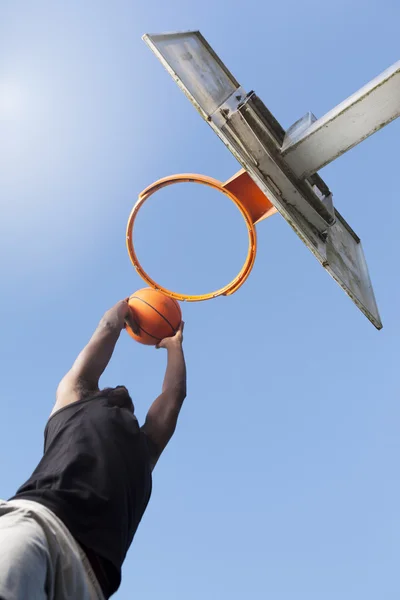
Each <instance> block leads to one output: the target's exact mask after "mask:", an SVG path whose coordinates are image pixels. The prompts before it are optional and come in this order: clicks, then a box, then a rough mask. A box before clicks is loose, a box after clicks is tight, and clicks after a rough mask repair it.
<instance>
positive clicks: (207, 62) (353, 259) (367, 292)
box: [143, 31, 400, 329]
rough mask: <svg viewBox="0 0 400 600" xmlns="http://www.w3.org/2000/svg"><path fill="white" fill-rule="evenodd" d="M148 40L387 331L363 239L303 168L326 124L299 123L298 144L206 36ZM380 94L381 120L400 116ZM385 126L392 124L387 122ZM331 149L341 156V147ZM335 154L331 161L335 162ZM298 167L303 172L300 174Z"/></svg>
mask: <svg viewBox="0 0 400 600" xmlns="http://www.w3.org/2000/svg"><path fill="white" fill-rule="evenodd" d="M143 39H144V41H145V42H146V43H147V44H148V46H149V47H150V48H151V50H152V51H153V52H154V53H155V55H156V56H157V57H158V58H159V60H160V61H161V63H162V64H163V66H164V67H165V68H166V69H167V71H168V72H169V73H170V75H171V76H172V77H173V78H174V80H175V81H176V83H177V84H178V85H179V87H180V88H181V89H182V90H183V92H184V93H185V94H186V96H187V97H188V98H189V100H190V101H191V102H192V104H193V105H194V106H195V107H196V109H197V110H198V111H199V113H200V114H201V115H202V117H203V118H204V119H205V120H206V121H207V122H208V123H209V125H210V126H211V127H212V129H213V130H214V131H215V133H216V134H217V135H218V137H219V138H220V139H221V140H222V141H223V142H224V144H225V145H226V146H227V148H229V150H230V151H231V152H232V153H233V155H234V156H235V157H236V158H237V160H238V161H239V162H240V163H241V165H242V166H243V167H244V168H245V169H246V170H247V172H248V173H249V175H250V176H251V177H252V179H253V180H254V181H255V183H256V184H257V185H258V186H259V187H260V189H261V190H262V191H263V192H264V193H265V194H266V195H267V196H268V198H269V199H270V200H271V202H272V203H273V204H274V206H276V208H277V209H278V211H279V212H280V213H281V215H282V216H283V217H284V218H285V219H286V221H287V222H288V223H289V224H290V225H291V227H292V228H293V229H294V230H295V232H296V233H297V235H298V236H299V237H300V238H301V239H302V241H303V242H304V243H305V244H306V246H307V247H308V248H309V249H310V250H311V251H312V253H313V254H314V255H315V256H316V258H317V259H318V260H319V262H320V263H321V264H322V266H323V267H324V268H325V269H326V270H327V271H328V272H329V273H330V274H331V275H332V277H333V278H334V279H335V280H336V281H337V283H338V284H339V285H340V286H341V287H342V288H343V290H344V291H345V292H346V293H347V294H348V295H349V296H350V298H351V299H352V300H353V302H354V303H355V304H356V305H357V306H358V308H359V309H360V310H361V311H362V312H363V313H364V314H365V315H366V316H367V318H368V319H369V320H370V321H371V322H372V323H373V324H374V325H375V327H376V328H378V329H380V328H381V327H382V323H381V319H380V316H379V312H378V308H377V305H376V301H375V297H374V292H373V289H372V285H371V281H370V277H369V274H368V269H367V265H366V262H365V258H364V253H363V250H362V246H361V243H360V239H359V238H358V236H357V235H356V234H355V233H354V231H353V230H352V229H351V227H350V226H349V225H348V224H347V223H346V221H345V220H344V219H343V217H342V216H341V215H340V214H339V213H338V211H337V210H336V209H335V208H334V207H333V201H332V194H331V192H330V190H329V188H328V186H327V185H326V184H325V182H324V181H323V180H322V179H321V178H320V177H319V176H318V175H317V174H316V173H315V170H316V169H315V168H314V167H315V164H314V163H315V161H314V163H312V161H310V159H307V160H306V161H305V162H304V161H303V162H302V151H301V144H302V143H303V144H305V145H307V143H308V148H307V149H308V156H310V144H309V142H308V140H309V139H310V136H309V135H308V132H309V131H310V130H311V132H312V133H315V131H317V132H318V131H320V128H319V127H318V123H319V122H320V121H322V119H321V120H315V118H313V119H311V120H309V121H307V122H306V120H305V121H304V122H305V123H306V125H304V123H303V124H302V123H300V125H299V127H297V128H295V131H296V136H295V138H294V139H291V138H290V136H289V135H288V136H286V132H285V131H284V129H283V128H282V127H281V125H280V124H279V123H278V121H277V120H276V119H275V118H274V116H273V115H272V114H271V113H270V112H269V110H268V109H267V108H266V106H265V105H264V104H263V102H262V101H261V100H260V99H259V98H258V97H257V96H256V94H255V93H254V92H250V93H249V94H247V93H246V92H245V91H244V90H243V88H242V87H241V86H240V85H239V83H238V82H237V81H236V79H235V78H234V77H233V75H232V74H231V73H230V71H229V70H228V69H227V68H226V67H225V65H224V64H223V63H222V61H221V60H220V59H219V58H218V56H217V55H216V54H215V52H214V51H213V50H212V48H211V47H210V46H209V44H208V43H207V42H206V40H205V39H204V38H203V36H202V35H201V34H200V32H198V31H189V32H184V33H171V34H160V35H149V34H147V35H145V36H143ZM399 74H400V63H398V64H397V65H395V66H394V68H392V71H390V72H389V71H388V72H385V74H383V75H382V77H383V76H384V75H385V77H386V79H385V81H387V82H389V83H390V85H391V90H392V92H395V93H397V92H399V99H400V85H399V84H400V76H399ZM374 82H375V80H374ZM375 83H376V85H375V87H374V88H373V89H372V90H369V91H368V93H366V94H365V97H366V98H369V97H370V96H371V93H374V91H375V90H377V89H379V88H380V87H381V82H380V81H379V82H375ZM371 84H372V82H371ZM366 87H367V86H366ZM363 89H364V88H363ZM378 96H379V97H378V101H379V102H380V108H381V111H380V115H378V116H377V118H380V117H382V115H383V113H384V118H383V117H382V118H383V120H384V121H386V122H389V121H390V120H392V119H393V118H395V117H396V116H398V112H399V110H400V102H399V103H398V104H396V102H391V103H390V102H389V106H387V105H388V103H387V102H386V103H385V101H384V98H383V97H382V93H381V92H380V95H379V94H378ZM346 106H347V105H346ZM382 106H383V108H382ZM382 111H383V112H382ZM331 112H333V111H331ZM359 112H360V111H359ZM331 120H332V122H333V121H335V120H336V119H335V118H332V119H331ZM364 121H365V119H364ZM367 121H368V127H369V131H368V132H367V133H366V134H365V135H364V133H365V132H364V133H363V130H362V127H360V126H359V127H358V130H357V133H356V135H354V136H353V138H352V141H351V144H349V142H348V139H346V143H347V147H344V146H345V144H342V146H343V148H342V151H341V152H340V154H343V153H344V152H345V151H346V150H347V149H349V147H351V146H354V145H355V144H356V143H358V142H359V141H362V139H364V138H365V137H367V135H370V134H371V133H373V131H375V130H376V128H374V120H373V118H369V119H367ZM382 124H386V123H385V122H383V123H382V121H381V126H382ZM325 125H326V123H325ZM333 129H334V128H333ZM347 130H348V128H347ZM347 130H346V131H347ZM289 133H290V132H289ZM338 135H339V134H337V137H338ZM357 136H358V137H359V138H360V139H358V140H357V139H356V138H357ZM331 138H332V136H331ZM318 143H319V144H320V143H321V139H320V138H318ZM311 146H312V145H311ZM331 146H334V151H335V152H336V156H337V155H338V153H337V152H338V148H337V143H335V144H331ZM311 154H312V152H311ZM336 156H333V155H332V156H331V157H330V160H334V158H335V157H336ZM323 160H324V164H327V162H330V160H329V156H328V155H327V153H325V155H324V159H323ZM307 161H308V162H307ZM293 163H295V164H296V165H301V166H300V167H298V168H296V169H293ZM311 163H312V167H313V168H311V166H310V165H311ZM304 164H306V165H307V168H306V171H307V173H305V172H304V168H305V167H304Z"/></svg>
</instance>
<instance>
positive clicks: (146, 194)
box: [126, 174, 257, 302]
mask: <svg viewBox="0 0 400 600" xmlns="http://www.w3.org/2000/svg"><path fill="white" fill-rule="evenodd" d="M174 183H199V184H202V185H207V186H208V187H211V188H213V189H215V190H218V191H220V192H222V193H223V194H225V196H228V198H229V199H230V200H232V202H233V203H234V204H236V206H237V207H238V209H239V210H240V212H241V214H242V216H243V218H244V220H245V223H246V226H247V231H248V236H249V247H248V251H247V257H246V260H245V262H244V264H243V267H242V268H241V270H240V272H239V273H238V275H237V276H236V277H235V279H233V280H232V281H231V282H230V283H228V285H225V286H224V287H222V288H220V289H219V290H216V291H215V292H209V293H208V294H199V295H191V294H180V293H177V292H172V291H171V290H168V289H167V288H165V287H163V286H162V285H160V284H159V283H156V282H155V281H154V280H153V279H152V278H151V277H150V276H149V275H148V274H147V273H146V271H145V270H144V269H143V267H142V265H141V264H140V262H139V259H138V257H137V255H136V252H135V248H134V245H133V231H134V225H135V220H136V217H137V214H138V212H139V210H140V207H141V206H142V205H143V204H144V203H145V202H146V200H148V199H149V198H150V196H152V195H153V194H154V193H155V192H158V191H159V190H161V189H162V188H164V187H167V186H168V185H173V184H174ZM126 245H127V249H128V254H129V258H130V259H131V262H132V264H133V266H134V267H135V269H136V271H137V273H138V274H139V275H140V277H141V278H142V279H143V280H144V281H145V282H146V283H147V284H148V285H149V286H151V287H153V288H154V289H156V290H159V291H160V292H163V293H164V294H166V295H167V296H169V297H170V298H175V300H182V301H187V302H201V301H203V300H211V299H212V298H217V297H218V296H230V295H231V294H233V293H234V292H236V291H237V290H238V289H239V288H240V287H241V286H242V285H243V284H244V282H245V281H246V279H247V278H248V276H249V275H250V273H251V270H252V268H253V265H254V261H255V258H256V250H257V233H256V229H255V226H254V224H253V221H252V218H251V215H250V213H249V212H248V210H247V209H246V208H245V207H244V206H243V204H242V203H241V201H240V200H239V199H238V198H237V197H236V196H234V194H232V192H230V191H229V190H227V189H225V188H224V187H223V184H222V183H221V182H220V181H218V180H217V179H213V178H212V177H207V176H205V175H193V174H182V175H171V176H170V177H164V178H163V179H159V180H158V181H156V182H155V183H153V184H152V185H150V186H149V187H147V188H146V189H145V190H143V192H141V193H140V194H139V198H138V201H137V202H136V204H135V206H134V207H133V209H132V212H131V214H130V215H129V219H128V224H127V227H126Z"/></svg>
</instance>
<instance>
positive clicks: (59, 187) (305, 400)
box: [0, 0, 400, 600]
mask: <svg viewBox="0 0 400 600" xmlns="http://www.w3.org/2000/svg"><path fill="white" fill-rule="evenodd" d="M399 19H400V8H399V5H398V3H397V2H395V1H394V0H383V1H380V2H378V1H376V0H371V1H370V2H368V3H367V2H361V1H357V0H356V1H353V2H351V3H349V2H345V1H344V0H339V1H337V2H336V3H334V4H332V3H324V4H321V3H320V2H312V1H305V2H304V1H303V2H294V1H293V0H290V1H288V2H279V3H274V4H271V3H268V4H266V3H261V2H260V3H253V4H243V2H239V1H237V0H232V1H231V2H229V4H228V5H226V6H225V4H224V3H223V2H222V1H221V0H216V1H214V2H211V1H210V0H205V1H203V2H201V3H188V2H183V1H182V0H174V3H173V5H171V4H170V3H165V2H161V0H157V1H152V0H149V2H146V3H136V2H126V1H122V0H116V1H115V2H113V3H106V2H99V1H96V2H94V1H91V0H90V1H85V2H77V1H71V2H68V3H67V2H58V3H55V2H49V1H39V2H35V3H33V2H19V1H18V0H14V1H9V2H7V1H6V0H3V2H2V3H1V6H0V164H1V166H0V202H1V219H0V256H1V257H2V260H1V281H2V288H1V289H2V293H1V295H0V318H1V336H0V356H1V372H2V386H1V387H2V418H1V419H0V467H1V485H0V497H8V496H10V495H12V494H13V493H14V491H15V489H16V488H17V487H18V486H19V485H20V484H21V483H22V482H23V481H24V480H25V479H26V478H27V477H28V476H29V475H30V473H31V471H32V470H33V468H34V467H35V466H36V463H37V462H38V460H39V459H40V456H41V451H42V444H43V430H44V426H45V423H46V419H47V417H48V414H49V412H50V410H51V408H52V404H53V401H54V393H55V389H56V386H57V383H58V381H59V379H60V378H61V377H62V375H63V374H64V373H65V371H66V370H67V369H68V368H69V366H70V365H71V363H72V361H73V360H74V358H75V356H76V355H77V353H78V352H79V350H80V349H81V347H82V346H83V345H84V344H85V343H86V341H87V340H88V338H89V337H90V335H91V333H92V331H93V330H94V328H95V326H96V324H97V322H98V320H99V319H100V317H101V315H102V314H103V312H104V311H105V310H106V309H107V308H109V306H111V305H112V304H113V303H114V302H116V301H117V300H118V299H120V298H122V297H125V296H127V295H129V294H130V293H132V292H133V291H134V290H136V289H137V288H139V287H142V282H141V280H140V279H139V278H138V277H137V276H136V274H135V273H134V270H133V268H132V266H131V264H130V262H129V259H128V256H127V252H126V248H125V226H126V221H127V217H128V214H129V212H130V210H131V208H132V206H133V204H134V202H135V200H136V196H137V194H138V193H139V192H140V191H141V190H142V189H143V188H144V187H146V186H147V185H148V184H150V183H151V182H153V181H154V180H156V179H158V178H160V177H162V176H165V175H169V174H172V173H177V172H178V173H179V172H198V173H204V174H207V175H211V176H214V177H216V178H217V179H220V180H222V181H223V180H225V179H227V178H228V177H230V176H231V175H232V174H233V173H235V171H236V170H238V168H239V165H238V164H237V163H236V161H235V160H234V158H233V157H232V156H231V155H230V154H229V152H228V151H227V150H226V149H225V147H224V146H223V144H222V143H221V142H220V141H219V140H218V139H217V138H216V136H215V135H214V133H213V132H212V131H211V129H210V128H208V127H207V125H206V124H205V123H204V122H202V120H201V119H200V117H199V116H198V114H197V113H196V111H195V110H194V109H193V108H192V106H191V105H190V103H189V102H188V101H187V99H186V98H185V97H184V95H183V94H182V93H181V92H180V91H179V90H178V88H177V87H176V86H175V84H174V83H173V81H172V79H171V78H170V77H169V76H168V74H167V73H166V72H165V71H164V70H163V68H162V67H161V65H160V64H159V63H158V61H157V60H156V58H155V57H154V56H153V55H152V53H151V52H150V51H149V50H148V48H147V47H146V45H145V44H144V43H143V42H142V41H141V35H142V34H143V33H146V32H163V31H173V30H182V29H200V30H201V31H202V33H203V34H204V35H205V37H206V38H207V40H208V41H209V42H210V43H211V45H212V46H213V47H214V49H215V50H216V51H217V52H218V53H219V55H220V56H221V58H222V59H223V60H224V61H225V62H226V64H227V65H228V67H229V68H230V69H231V71H232V72H233V74H234V75H235V76H236V78H237V79H238V80H239V81H240V83H241V84H242V85H243V86H244V87H245V89H247V90H250V89H254V90H256V92H257V93H258V95H259V96H260V97H261V98H262V99H263V100H264V102H265V103H266V105H267V106H268V107H269V108H270V110H271V111H272V112H273V113H274V114H275V116H276V117H277V118H278V119H279V120H280V121H281V123H282V125H283V126H284V127H288V126H290V125H291V124H292V123H293V122H294V121H295V120H297V119H298V118H299V117H301V116H302V115H303V114H304V113H305V112H307V111H308V110H311V111H313V112H314V114H315V115H317V116H322V115H323V114H324V113H325V112H326V111H328V110H329V109H330V108H332V107H333V106H334V105H335V104H337V103H338V102H340V101H341V100H343V99H344V98H346V97H347V96H348V95H350V94H351V93H353V92H354V91H356V90H357V89H358V88H359V87H361V86H362V85H363V84H364V83H366V82H368V81H369V80H370V79H372V78H373V77H374V76H376V75H377V74H379V73H380V72H381V71H383V70H384V69H385V68H386V67H388V66H390V65H391V64H392V63H394V62H395V61H396V60H398V59H399V49H398V48H399V47H398V22H399ZM399 134H400V122H394V123H392V124H391V125H389V126H388V127H387V128H385V129H384V130H382V131H381V132H379V133H378V134H376V135H374V136H373V137H372V138H370V139H369V140H367V141H366V142H364V143H363V144H361V145H360V146H359V147H357V148H355V149H354V150H352V151H351V152H350V153H348V154H346V155H345V156H344V157H342V158H341V159H339V160H338V161H336V162H335V163H334V164H332V165H330V166H329V167H327V168H325V169H324V170H323V171H322V175H323V177H324V178H325V179H326V181H327V183H328V184H329V186H330V187H331V189H332V190H333V193H334V199H335V204H336V206H337V208H338V209H339V210H340V212H341V213H342V214H343V216H344V217H345V218H346V219H347V220H348V221H349V223H350V224H351V225H352V227H353V228H354V229H355V230H356V232H357V233H358V234H359V235H360V237H361V238H362V241H363V246H364V250H365V253H366V256H367V260H368V264H369V268H370V273H371V278H372V281H373V284H374V288H375V292H376V296H377V301H378V304H379V308H380V311H381V316H382V320H383V323H384V329H383V330H382V331H381V332H377V331H376V330H375V329H374V328H373V326H372V325H370V324H369V322H368V321H367V320H366V319H365V317H363V315H361V313H359V312H358V311H357V309H356V308H355V307H354V306H353V304H352V303H351V301H350V300H349V299H348V298H347V297H346V296H345V295H344V293H343V292H342V291H341V290H340V288H339V287H338V286H337V285H336V284H335V283H334V281H333V280H332V279H331V278H330V277H329V276H328V275H327V273H325V272H324V270H323V269H322V268H321V267H320V266H319V264H318V263H317V261H316V260H315V259H314V258H313V256H312V255H311V254H310V253H309V251H308V250H307V249H306V248H305V247H304V246H303V244H302V243H301V242H300V241H299V240H298V239H297V237H296V235H295V234H294V233H293V232H292V230H291V229H290V228H289V226H287V225H286V223H285V222H284V220H283V219H282V218H281V217H280V216H279V215H276V216H274V217H273V218H271V219H269V220H267V221H266V222H263V223H261V224H260V226H259V228H258V229H259V231H258V232H259V249H258V256H257V261H256V265H255V268H254V271H253V273H252V275H251V277H250V279H249V280H248V282H247V283H246V285H245V286H244V287H243V288H242V289H241V290H240V291H239V292H238V293H237V294H235V295H234V296H232V297H231V298H220V299H217V300H215V301H212V302H207V303H202V304H190V305H189V304H186V305H183V307H182V308H183V313H184V318H185V321H186V328H185V349H186V354H187V362H188V378H189V379H188V390H189V394H188V398H187V400H186V404H185V406H184V409H183V411H182V415H181V418H180V423H179V428H178V431H177V433H176V435H175V438H174V439H173V441H172V442H171V444H170V446H169V447H168V449H167V451H166V452H165V455H164V456H163V457H162V459H161V461H160V463H159V464H158V466H157V469H156V471H155V473H154V492H153V497H152V500H151V503H150V505H149V508H148V510H147V513H146V515H145V517H144V519H143V522H142V524H141V526H140V529H139V531H138V533H137V536H136V538H135V541H134V544H133V546H132V548H131V551H130V553H129V555H128V558H127V561H126V564H125V567H124V572H123V575H124V580H123V584H122V586H121V588H120V590H119V591H118V592H117V594H116V595H115V598H117V599H118V600H128V599H131V598H132V597H137V598H141V600H147V599H149V600H150V599H154V598H161V597H162V598H163V599H164V600H179V599H182V600H183V599H185V600H187V599H188V598H189V599H190V600H200V599H201V600H203V599H204V598H207V599H208V600H225V599H228V598H229V600H238V599H242V598H273V599H274V600H331V599H332V600H337V599H338V598H340V599H341V600H354V599H355V598H363V599H364V600H369V599H371V600H372V599H373V600H376V598H384V599H385V600H386V599H387V600H389V599H394V598H397V597H398V593H399V581H398V562H399V556H400V513H399V506H400V484H399V477H398V460H399V449H400V448H399V434H398V431H399V418H400V409H399V404H398V388H399V386H398V376H397V373H398V359H399V352H398V340H399V334H400V319H399V315H398V306H399V291H400V284H399V278H398V242H397V240H398V221H399V218H400V208H399V206H400V204H399V192H398V181H397V177H398V139H399ZM245 250H246V234H245V228H244V226H243V224H242V223H241V221H240V217H239V216H238V214H236V212H235V209H234V207H233V206H231V205H230V204H229V201H228V200H226V199H225V198H224V197H222V196H221V197H219V196H216V195H215V194H213V193H212V192H210V191H207V190H205V189H202V188H199V189H197V188H196V189H192V187H189V186H181V187H179V188H178V187H177V188H173V189H171V190H168V191H166V192H162V193H160V196H159V197H154V199H153V200H151V202H149V204H148V206H146V207H145V209H144V210H143V213H142V214H141V215H140V219H139V222H138V251H139V252H140V256H141V258H142V259H143V263H144V265H145V266H146V267H147V268H148V270H149V271H150V272H151V274H152V275H154V277H156V278H158V279H159V280H160V282H161V283H165V284H166V285H169V286H171V287H173V288H174V289H175V288H176V289H182V290H184V291H189V292H190V291H193V292H201V291H203V290H208V289H212V288H213V287H218V286H219V285H220V284H221V283H225V282H227V281H228V279H229V277H230V276H232V275H234V274H235V271H236V270H237V269H238V267H239V266H240V264H241V261H242V259H243V257H244V253H245ZM164 366H165V354H163V353H162V352H161V351H160V352H156V351H155V350H153V349H149V348H143V347H141V346H139V345H136V344H134V343H133V342H132V340H130V339H129V338H128V336H126V335H123V336H121V340H120V342H119V345H118V347H117V350H116V352H115V355H114V357H113V360H112V362H111V364H110V366H109V369H108V371H107V372H106V374H105V376H104V378H103V383H104V385H117V384H122V383H123V384H125V385H127V386H128V388H129V389H130V391H131V394H132V396H133V398H134V401H135V404H136V406H137V411H138V416H139V418H140V419H141V420H142V419H143V417H144V415H145V412H146V409H147V407H148V406H149V404H150V402H151V401H152V400H153V398H154V397H155V396H156V395H157V394H158V392H159V389H160V386H161V382H162V377H163V373H164Z"/></svg>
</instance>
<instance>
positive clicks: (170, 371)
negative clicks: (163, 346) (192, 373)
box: [162, 343, 186, 401]
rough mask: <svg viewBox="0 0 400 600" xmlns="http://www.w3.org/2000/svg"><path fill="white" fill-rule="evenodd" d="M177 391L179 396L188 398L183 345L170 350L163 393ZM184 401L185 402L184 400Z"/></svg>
mask: <svg viewBox="0 0 400 600" xmlns="http://www.w3.org/2000/svg"><path fill="white" fill-rule="evenodd" d="M172 390H175V391H176V393H177V395H179V396H183V399H184V398H185V396H186V363H185V356H184V353H183V348H182V344H179V343H176V344H174V345H171V346H170V347H169V348H168V359H167V369H166V372H165V377H164V382H163V386H162V392H163V393H164V392H167V391H172ZM182 401H183V400H182Z"/></svg>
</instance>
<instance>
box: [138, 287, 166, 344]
mask: <svg viewBox="0 0 400 600" xmlns="http://www.w3.org/2000/svg"><path fill="white" fill-rule="evenodd" d="M131 299H132V300H133V299H135V300H140V301H141V302H143V303H144V304H147V306H149V307H150V308H152V309H153V310H155V311H156V313H157V314H158V315H160V317H162V318H163V319H164V321H165V322H166V323H168V325H169V326H170V327H171V329H172V331H173V333H176V329H175V327H172V325H171V323H170V322H169V321H168V319H167V317H164V315H163V314H162V313H160V312H159V311H158V310H157V309H156V308H154V306H152V305H151V304H149V302H146V300H143V298H139V296H131ZM143 331H144V330H143ZM149 335H151V334H150V333H149ZM152 337H154V336H152Z"/></svg>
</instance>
